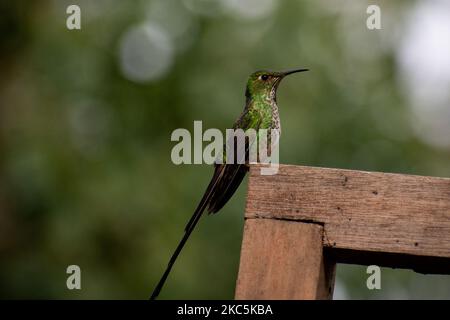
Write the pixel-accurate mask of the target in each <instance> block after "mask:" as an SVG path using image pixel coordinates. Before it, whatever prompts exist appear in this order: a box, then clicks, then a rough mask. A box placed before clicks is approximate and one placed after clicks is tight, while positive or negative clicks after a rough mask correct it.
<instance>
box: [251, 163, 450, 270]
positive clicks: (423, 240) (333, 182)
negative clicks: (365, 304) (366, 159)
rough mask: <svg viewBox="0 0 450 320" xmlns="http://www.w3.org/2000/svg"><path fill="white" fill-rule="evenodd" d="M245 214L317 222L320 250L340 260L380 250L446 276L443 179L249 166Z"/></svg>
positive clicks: (446, 188) (448, 192)
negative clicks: (271, 171)
mask: <svg viewBox="0 0 450 320" xmlns="http://www.w3.org/2000/svg"><path fill="white" fill-rule="evenodd" d="M245 216H246V218H275V219H285V220H297V221H306V222H308V221H309V222H315V223H319V224H322V225H323V226H324V237H323V245H324V246H325V247H327V248H332V249H334V248H335V249H341V250H335V252H334V257H335V258H337V259H339V258H340V257H345V260H346V261H345V262H349V263H352V261H353V258H352V254H351V253H352V252H360V253H365V254H366V257H368V259H367V260H368V261H369V260H370V261H373V257H374V255H370V253H383V254H384V255H382V256H379V258H377V259H375V260H382V259H380V258H382V257H383V256H384V257H386V254H392V256H391V257H396V255H400V256H402V257H405V256H408V257H409V258H410V262H408V263H407V264H406V265H405V266H403V267H407V268H412V269H414V268H416V267H418V268H419V267H420V268H422V269H423V270H427V269H429V270H428V271H426V272H431V273H434V272H435V271H436V272H438V273H450V262H449V261H450V179H449V178H434V177H424V176H413V175H403V174H390V173H378V172H363V171H354V170H342V169H328V168H311V167H302V166H290V165H281V166H280V168H279V172H278V174H276V175H272V176H262V175H260V168H259V167H258V166H253V167H252V168H251V170H250V179H249V186H248V196H247V204H246V214H245ZM416 258H417V259H416ZM425 258H428V259H425ZM343 259H344V258H343ZM371 259H372V260H371ZM388 260H389V259H388ZM403 260H404V259H403ZM419 260H420V261H419ZM360 262H361V261H359V262H358V263H360ZM435 263H439V266H435V268H434V267H433V266H432V265H433V264H435ZM428 267H431V268H428ZM433 269H436V270H433ZM437 269H439V270H437ZM447 271H448V272H447Z"/></svg>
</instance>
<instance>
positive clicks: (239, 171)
mask: <svg viewBox="0 0 450 320" xmlns="http://www.w3.org/2000/svg"><path fill="white" fill-rule="evenodd" d="M303 71H308V69H294V70H289V71H284V72H274V71H267V70H261V71H256V72H254V73H252V74H251V75H250V77H249V78H248V81H247V86H246V90H245V98H246V101H245V107H244V110H243V112H242V113H241V115H240V116H239V118H238V119H237V120H236V121H235V123H234V125H233V129H234V130H236V129H242V130H243V131H244V132H245V131H246V130H249V129H253V130H255V131H256V132H258V130H260V129H266V130H267V131H266V132H267V133H268V134H270V131H271V130H277V131H278V136H279V134H280V132H281V124H280V115H279V112H278V104H277V89H278V86H279V84H280V82H281V80H282V79H283V78H284V77H286V76H287V75H290V74H293V73H297V72H303ZM245 148H246V149H245V155H246V158H248V151H249V146H248V142H247V143H246V147H245ZM269 152H270V151H269ZM223 159H224V161H222V162H221V163H217V162H216V163H215V164H214V173H213V176H212V178H211V181H210V182H209V184H208V187H207V188H206V191H205V192H204V194H203V197H202V198H201V200H200V202H199V204H198V205H197V208H196V209H195V211H194V214H193V215H192V217H191V219H190V220H189V222H188V223H187V225H186V227H185V229H184V235H183V238H182V239H181V241H180V243H179V244H178V246H177V248H176V249H175V251H174V253H173V255H172V257H171V259H170V260H169V263H168V265H167V268H166V270H165V272H164V274H163V275H162V277H161V279H160V281H159V282H158V284H157V286H156V287H155V289H154V290H153V293H152V295H151V297H150V300H154V299H156V297H157V296H158V295H159V293H160V291H161V289H162V287H163V286H164V283H165V282H166V280H167V277H168V276H169V273H170V271H171V269H172V267H173V265H174V263H175V261H176V259H177V257H178V255H179V254H180V252H181V250H182V249H183V247H184V245H185V244H186V241H187V240H188V238H189V236H190V235H191V233H192V231H193V230H194V228H195V226H196V225H197V223H198V221H199V219H200V217H201V216H202V214H203V213H204V211H205V210H206V211H207V212H208V214H211V213H217V212H218V211H219V210H220V209H222V207H223V206H224V205H225V204H226V203H227V202H228V200H230V198H231V197H232V196H233V194H234V193H235V191H236V190H237V188H238V187H239V185H240V184H241V182H242V180H243V179H244V177H245V175H246V173H247V171H248V170H249V163H248V162H243V163H242V161H241V162H236V161H235V159H233V160H234V161H229V163H227V159H226V154H224V155H223Z"/></svg>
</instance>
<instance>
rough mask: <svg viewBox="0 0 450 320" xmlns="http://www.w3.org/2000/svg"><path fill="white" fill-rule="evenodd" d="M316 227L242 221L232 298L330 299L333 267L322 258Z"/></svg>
mask: <svg viewBox="0 0 450 320" xmlns="http://www.w3.org/2000/svg"><path fill="white" fill-rule="evenodd" d="M322 231H323V228H322V226H320V225H317V224H312V223H301V222H292V221H282V220H269V219H248V220H246V221H245V226H244V238H243V242H242V249H241V261H240V266H239V275H238V279H237V284H236V295H235V297H236V299H263V300H264V299H331V298H332V294H333V287H334V274H335V264H334V263H333V262H332V260H330V259H325V258H324V256H323V246H322V236H323V234H322Z"/></svg>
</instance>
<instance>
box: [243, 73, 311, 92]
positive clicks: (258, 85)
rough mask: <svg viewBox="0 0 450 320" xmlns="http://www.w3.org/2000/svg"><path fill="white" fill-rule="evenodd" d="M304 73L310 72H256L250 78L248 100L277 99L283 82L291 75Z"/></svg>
mask: <svg viewBox="0 0 450 320" xmlns="http://www.w3.org/2000/svg"><path fill="white" fill-rule="evenodd" d="M303 71H308V69H294V70H289V71H284V72H275V71H267V70H262V71H256V72H254V73H253V74H251V75H250V77H249V78H248V82H247V89H246V91H245V96H246V97H247V99H251V98H254V97H256V96H260V97H263V98H269V99H276V93H277V88H278V85H279V84H280V82H281V80H282V79H283V78H284V77H285V76H287V75H289V74H293V73H296V72H303Z"/></svg>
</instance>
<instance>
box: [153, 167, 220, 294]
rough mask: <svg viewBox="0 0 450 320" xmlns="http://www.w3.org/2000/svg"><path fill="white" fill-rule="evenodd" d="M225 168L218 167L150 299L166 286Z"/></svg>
mask: <svg viewBox="0 0 450 320" xmlns="http://www.w3.org/2000/svg"><path fill="white" fill-rule="evenodd" d="M223 168H224V166H220V167H217V168H216V170H215V172H214V176H213V178H212V179H211V182H210V183H209V185H208V188H207V189H206V192H205V194H204V195H203V197H202V200H201V201H200V203H199V204H198V207H197V209H196V210H195V212H194V214H193V215H192V218H191V219H190V220H189V222H188V224H187V225H186V228H185V233H184V236H183V238H182V239H181V241H180V243H179V244H178V246H177V248H176V249H175V251H174V253H173V254H172V257H171V258H170V260H169V263H168V264H167V268H166V271H164V274H163V275H162V277H161V279H160V280H159V282H158V285H157V286H156V287H155V290H153V293H152V295H151V297H150V300H155V299H156V297H157V296H158V295H159V293H160V291H161V289H162V287H163V286H164V283H165V282H166V279H167V277H168V276H169V273H170V270H172V267H173V265H174V263H175V261H176V260H177V258H178V255H179V254H180V252H181V250H182V249H183V247H184V245H185V244H186V241H187V240H188V239H189V236H190V235H191V233H192V231H193V230H194V228H195V226H196V225H197V222H198V221H199V220H200V217H201V216H202V214H203V212H204V211H205V209H206V206H207V204H208V202H209V200H210V198H211V195H212V194H213V190H214V188H215V187H216V185H217V182H218V181H219V180H220V176H221V175H222V174H223Z"/></svg>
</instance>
